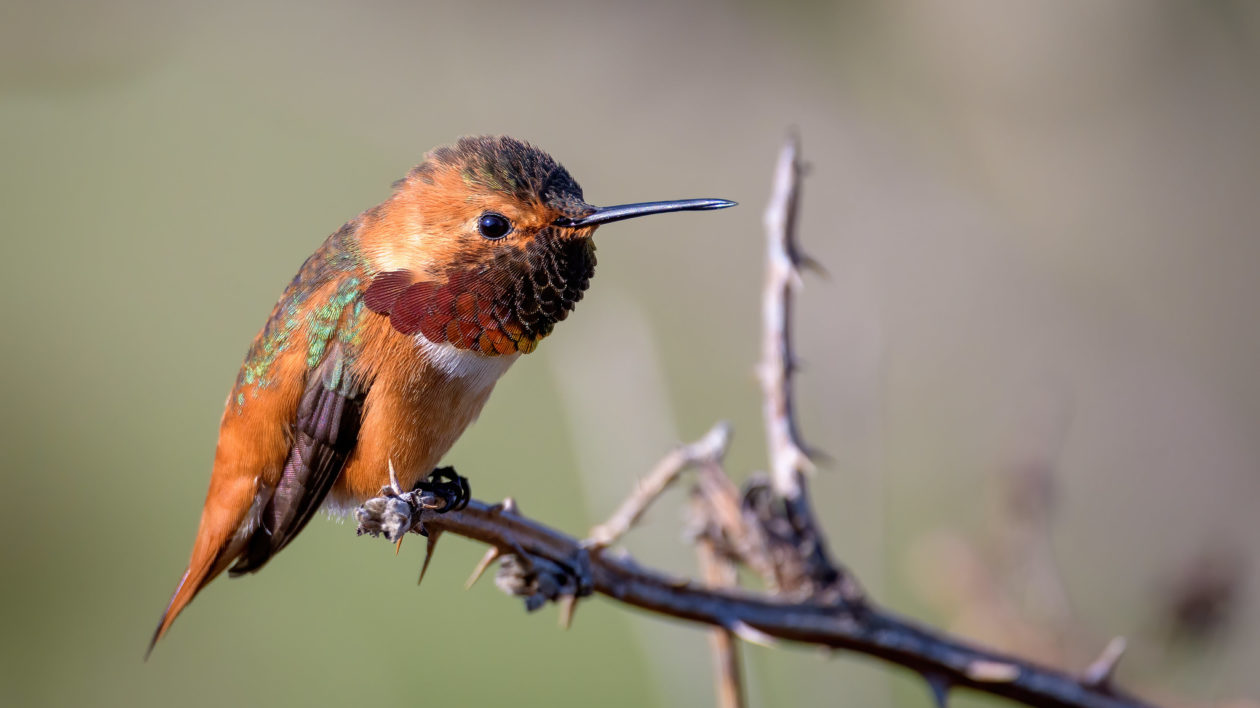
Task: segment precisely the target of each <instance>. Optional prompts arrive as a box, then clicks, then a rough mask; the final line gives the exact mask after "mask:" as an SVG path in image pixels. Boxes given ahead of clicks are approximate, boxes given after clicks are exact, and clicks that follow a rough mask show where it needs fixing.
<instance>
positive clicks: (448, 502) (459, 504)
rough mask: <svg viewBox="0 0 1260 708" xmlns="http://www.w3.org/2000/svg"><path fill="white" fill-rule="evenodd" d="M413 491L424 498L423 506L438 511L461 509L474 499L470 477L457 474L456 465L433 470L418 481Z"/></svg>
mask: <svg viewBox="0 0 1260 708" xmlns="http://www.w3.org/2000/svg"><path fill="white" fill-rule="evenodd" d="M411 493H412V494H415V495H419V496H418V497H417V498H418V499H422V500H423V505H422V508H425V509H431V510H433V511H436V512H438V513H445V512H447V511H459V510H460V509H463V508H464V507H466V506H468V501H469V500H470V499H472V488H471V487H470V486H468V478H467V477H461V476H460V475H458V474H456V473H455V468H454V467H439V468H437V469H435V470H433V471H432V472H430V473H429V476H428V477H425V478H424V479H422V480H420V481H419V482H416V488H415V489H414V490H412V492H411Z"/></svg>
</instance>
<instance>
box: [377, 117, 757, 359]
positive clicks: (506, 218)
mask: <svg viewBox="0 0 1260 708" xmlns="http://www.w3.org/2000/svg"><path fill="white" fill-rule="evenodd" d="M733 205H734V202H729V201H726V200H722V199H690V200H682V201H671V202H647V203H640V204H626V205H620V206H613V207H596V206H591V205H590V204H587V203H586V201H585V200H584V199H583V196H582V188H581V187H580V186H578V184H577V182H576V181H574V179H573V178H572V177H571V176H570V175H569V172H568V171H567V170H566V169H565V168H564V167H562V166H561V165H560V164H559V163H557V162H556V161H555V160H554V159H552V158H551V156H550V155H548V154H547V153H545V152H543V151H541V150H539V149H537V148H535V147H533V146H532V145H529V144H528V143H524V142H521V141H519V140H515V139H513V138H509V137H476V138H463V139H461V140H460V141H459V142H458V143H456V144H455V145H453V146H448V147H443V148H439V149H437V150H434V151H433V152H431V153H429V155H428V156H427V157H426V159H425V161H424V162H422V163H421V164H420V165H417V166H416V167H415V168H414V169H412V170H411V172H410V173H408V174H407V176H406V177H404V178H403V179H402V180H399V181H398V183H397V184H396V185H395V192H394V195H393V197H391V198H390V199H389V200H388V201H386V202H385V203H384V204H382V205H381V207H379V208H378V210H377V212H376V213H371V214H369V215H368V217H367V222H368V223H367V224H366V226H367V227H368V228H366V229H364V231H363V232H362V235H361V237H360V249H361V251H362V253H363V254H364V255H365V256H366V257H367V259H368V261H369V263H370V264H371V267H372V270H373V271H374V278H373V281H372V283H371V285H370V286H369V287H368V290H367V293H366V295H365V299H366V303H367V306H368V307H369V308H370V309H372V310H373V311H375V312H379V313H381V314H387V315H389V317H390V322H391V323H392V324H393V326H394V328H395V329H397V330H398V331H400V332H402V333H404V334H417V333H418V334H422V335H423V336H424V337H425V338H426V339H428V340H430V341H432V342H434V343H444V342H449V343H451V344H453V345H455V346H456V347H459V348H461V349H470V350H473V351H478V352H480V353H482V354H489V355H495V354H510V353H513V352H529V351H533V349H534V348H535V347H536V346H537V343H538V341H539V340H541V339H542V338H543V337H545V336H547V335H548V334H550V333H551V330H552V328H553V327H554V326H555V324H556V322H559V321H560V320H563V319H564V318H565V317H566V316H568V314H569V311H570V310H572V309H573V307H574V305H575V304H576V303H577V302H578V300H581V299H582V294H583V292H584V291H585V290H586V288H587V287H588V286H589V285H590V278H591V276H592V275H594V273H595V246H594V243H592V241H591V237H592V235H593V234H594V232H595V229H596V228H598V227H599V225H601V224H605V223H609V222H612V221H620V220H622V219H628V218H633V217H637V216H644V215H647V214H658V213H663V212H669V211H685V210H697V209H721V208H724V207H728V206H733Z"/></svg>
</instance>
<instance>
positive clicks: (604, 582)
mask: <svg viewBox="0 0 1260 708" xmlns="http://www.w3.org/2000/svg"><path fill="white" fill-rule="evenodd" d="M421 522H422V524H423V525H424V527H425V528H426V529H428V530H429V532H430V533H432V532H433V531H435V530H440V531H445V532H450V533H452V534H455V535H458V536H464V537H465V538H471V539H473V540H476V541H480V542H482V543H486V544H489V545H491V546H494V547H496V548H498V549H500V550H501V551H502V552H503V553H505V554H507V553H513V554H514V553H524V554H526V555H528V556H531V557H537V558H542V559H546V560H548V561H551V562H552V563H553V564H556V565H560V566H563V565H565V564H567V563H571V562H572V559H573V558H574V557H575V556H577V555H578V554H579V553H580V552H581V551H582V550H584V549H583V546H582V543H581V542H580V541H578V540H577V539H575V538H573V537H571V536H568V535H566V534H564V533H562V532H560V531H557V530H555V529H552V528H549V527H547V526H544V525H543V524H540V523H538V522H536V521H533V520H530V519H528V518H525V517H524V516H520V515H518V514H516V513H513V512H511V511H506V510H504V509H502V508H501V507H500V506H497V505H495V506H491V505H488V504H486V503H484V502H480V501H476V500H474V501H472V502H470V503H469V504H468V507H467V508H465V509H462V510H460V511H450V512H446V513H441V514H439V513H435V512H433V511H429V510H425V511H423V512H422V513H421ZM590 573H591V581H592V583H593V585H594V589H595V592H597V593H600V594H602V595H605V596H607V597H610V598H612V599H614V600H617V601H619V602H623V603H626V604H628V605H632V606H635V607H639V608H641V609H644V610H647V611H649V612H653V613H656V614H659V615H664V616H669V617H676V618H679V619H684V620H689V621H692V622H700V623H703V624H708V625H711V626H713V627H723V628H728V629H732V631H735V628H737V627H747V628H749V629H751V630H753V631H754V632H756V636H764V637H772V638H774V639H778V640H784V641H792V642H801V643H807V644H815V645H820V646H826V647H832V648H836V649H847V650H850V651H855V652H858V653H861V654H866V655H868V656H873V657H876V658H878V659H882V660H884V661H887V662H890V663H893V664H897V665H900V666H904V667H906V668H909V669H911V670H914V671H916V672H919V673H920V674H924V675H932V676H934V677H938V678H937V680H938V682H940V683H941V684H942V685H947V686H950V687H959V688H971V689H975V690H977V691H981V692H984V693H988V694H992V695H996V696H1004V697H1006V698H1010V699H1012V700H1015V701H1019V702H1022V703H1024V704H1026V705H1030V706H1051V707H1055V708H1140V707H1142V706H1149V705H1150V704H1147V703H1144V702H1142V701H1140V700H1139V699H1137V698H1134V697H1131V696H1128V695H1125V694H1124V693H1122V692H1120V691H1117V690H1114V689H1110V690H1103V689H1100V688H1098V687H1096V686H1091V685H1089V684H1087V683H1086V682H1085V681H1084V680H1082V679H1079V678H1077V677H1074V676H1071V675H1069V674H1066V673H1063V672H1060V671H1055V670H1053V669H1048V668H1044V667H1041V666H1039V665H1037V664H1034V663H1032V662H1030V661H1026V660H1023V659H1019V658H1016V657H1012V656H1006V655H1003V654H1000V653H998V652H994V651H990V650H987V649H983V648H980V647H977V646H974V645H971V644H968V643H966V642H963V641H961V640H959V639H955V638H953V637H950V636H949V635H947V634H944V633H941V632H937V631H934V630H930V629H927V628H924V627H921V626H919V625H917V624H915V623H913V622H910V621H908V620H906V619H903V618H901V617H898V616H897V615H895V614H892V613H889V612H886V611H883V610H881V609H879V608H877V607H875V606H874V605H872V604H870V603H869V602H868V603H866V604H865V605H863V606H862V607H861V608H860V609H854V608H850V607H847V606H843V605H841V606H837V605H835V604H831V603H824V602H816V601H808V600H807V601H804V602H793V601H788V600H784V599H781V598H777V597H774V596H772V595H767V594H764V593H753V592H748V591H743V590H735V589H715V588H707V587H701V586H698V585H696V584H693V583H690V582H687V581H683V580H679V579H676V578H670V577H668V576H665V575H662V574H660V573H657V572H655V571H652V570H648V569H646V568H643V567H640V566H638V565H637V564H635V563H634V562H633V561H632V560H630V559H629V558H628V557H625V556H620V555H615V554H609V553H599V554H591V557H590ZM736 633H738V632H736ZM1002 667H1009V668H1002ZM999 669H1000V670H999Z"/></svg>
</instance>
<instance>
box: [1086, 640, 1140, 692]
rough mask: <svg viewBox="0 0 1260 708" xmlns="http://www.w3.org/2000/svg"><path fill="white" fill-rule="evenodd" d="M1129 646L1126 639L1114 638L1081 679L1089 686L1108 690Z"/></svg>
mask: <svg viewBox="0 0 1260 708" xmlns="http://www.w3.org/2000/svg"><path fill="white" fill-rule="evenodd" d="M1128 646H1129V644H1128V642H1127V641H1125V638H1124V637H1114V638H1112V640H1111V641H1109V642H1107V646H1105V647H1103V650H1102V653H1101V654H1099V655H1098V658H1097V659H1095V660H1094V663H1092V664H1090V665H1089V668H1087V669H1085V674H1084V675H1083V676H1082V677H1081V678H1082V679H1083V680H1084V681H1085V683H1086V684H1087V685H1089V686H1096V687H1098V688H1103V689H1105V688H1108V687H1109V686H1110V684H1111V678H1112V676H1114V675H1115V673H1116V665H1117V664H1119V663H1120V658H1121V657H1122V656H1124V650H1125V649H1127V648H1128Z"/></svg>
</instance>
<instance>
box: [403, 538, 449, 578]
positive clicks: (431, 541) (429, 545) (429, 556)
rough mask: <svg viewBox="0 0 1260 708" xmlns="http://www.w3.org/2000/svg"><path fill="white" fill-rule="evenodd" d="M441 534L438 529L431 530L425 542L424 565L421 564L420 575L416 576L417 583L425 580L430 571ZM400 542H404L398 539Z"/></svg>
mask: <svg viewBox="0 0 1260 708" xmlns="http://www.w3.org/2000/svg"><path fill="white" fill-rule="evenodd" d="M441 536H442V532H441V531H439V530H437V529H432V530H430V531H429V537H428V538H427V539H425V544H424V565H421V566H420V577H419V578H416V585H419V584H420V583H423V582H424V574H425V573H427V572H429V561H431V560H433V552H434V551H436V550H437V542H438V539H439V538H441ZM398 542H399V543H402V539H398Z"/></svg>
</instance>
